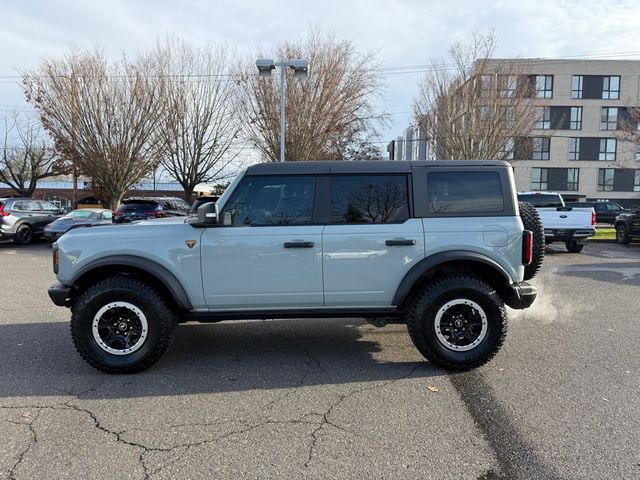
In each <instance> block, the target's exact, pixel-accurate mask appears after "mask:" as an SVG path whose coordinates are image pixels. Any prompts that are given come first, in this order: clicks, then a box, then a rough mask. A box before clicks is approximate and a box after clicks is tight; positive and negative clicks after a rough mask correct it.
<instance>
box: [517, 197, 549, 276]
mask: <svg viewBox="0 0 640 480" xmlns="http://www.w3.org/2000/svg"><path fill="white" fill-rule="evenodd" d="M518 206H519V207H520V218H521V219H522V224H523V225H524V229H525V230H529V231H530V232H532V233H533V258H532V259H531V263H530V264H529V265H526V266H525V267H524V279H525V280H531V279H532V278H533V277H535V276H536V275H537V274H538V272H539V271H540V268H541V267H542V261H543V260H544V249H545V245H546V243H545V241H544V227H543V226H542V220H541V219H540V215H538V212H537V211H536V209H535V208H534V206H533V205H531V204H530V203H527V202H518Z"/></svg>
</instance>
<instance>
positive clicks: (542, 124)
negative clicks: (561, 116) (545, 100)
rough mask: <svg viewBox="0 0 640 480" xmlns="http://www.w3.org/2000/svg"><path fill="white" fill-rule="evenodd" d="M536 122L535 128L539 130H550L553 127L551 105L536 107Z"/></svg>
mask: <svg viewBox="0 0 640 480" xmlns="http://www.w3.org/2000/svg"><path fill="white" fill-rule="evenodd" d="M536 108H537V114H536V123H535V125H534V128H536V129H537V130H549V128H551V109H550V108H549V107H536Z"/></svg>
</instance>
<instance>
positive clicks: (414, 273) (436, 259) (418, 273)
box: [392, 250, 512, 305]
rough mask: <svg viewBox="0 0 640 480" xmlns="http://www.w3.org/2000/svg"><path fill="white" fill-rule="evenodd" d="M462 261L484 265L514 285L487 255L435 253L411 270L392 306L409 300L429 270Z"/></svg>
mask: <svg viewBox="0 0 640 480" xmlns="http://www.w3.org/2000/svg"><path fill="white" fill-rule="evenodd" d="M460 260H463V261H464V260H466V261H473V262H479V263H483V264H485V265H487V266H489V267H491V268H493V269H494V270H496V271H497V272H499V273H500V275H501V276H502V277H503V278H504V281H505V284H506V285H510V284H511V283H512V280H511V276H510V275H509V274H508V273H507V271H506V270H505V269H504V268H502V266H501V265H500V264H499V263H498V262H496V261H495V260H493V259H492V258H490V257H487V256H486V255H483V254H481V253H477V252H471V251H466V250H452V251H447V252H440V253H435V254H433V255H429V256H428V257H426V258H424V259H423V260H421V261H420V262H418V263H416V264H415V265H414V266H413V267H411V270H409V271H408V272H407V273H406V275H405V276H404V278H403V279H402V281H401V282H400V285H399V286H398V288H397V289H396V294H395V295H394V296H393V302H392V305H401V304H402V302H404V300H405V299H406V298H407V295H409V292H411V289H412V288H413V286H414V285H415V283H416V282H417V281H418V279H420V277H422V276H423V275H424V274H425V273H426V272H428V271H429V270H431V269H433V268H435V267H437V266H438V265H442V264H444V263H449V262H455V261H460Z"/></svg>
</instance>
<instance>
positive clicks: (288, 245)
mask: <svg viewBox="0 0 640 480" xmlns="http://www.w3.org/2000/svg"><path fill="white" fill-rule="evenodd" d="M284 248H313V242H284Z"/></svg>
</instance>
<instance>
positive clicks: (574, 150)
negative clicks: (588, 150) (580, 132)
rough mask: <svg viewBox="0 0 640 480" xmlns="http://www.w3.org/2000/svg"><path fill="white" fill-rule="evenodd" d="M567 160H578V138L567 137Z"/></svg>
mask: <svg viewBox="0 0 640 480" xmlns="http://www.w3.org/2000/svg"><path fill="white" fill-rule="evenodd" d="M569 160H580V139H579V138H570V139H569Z"/></svg>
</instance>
